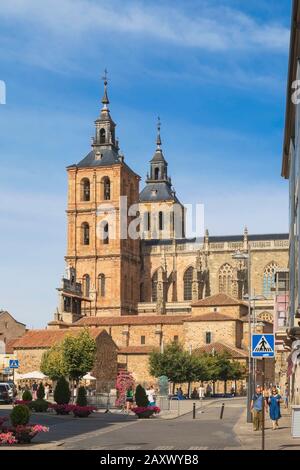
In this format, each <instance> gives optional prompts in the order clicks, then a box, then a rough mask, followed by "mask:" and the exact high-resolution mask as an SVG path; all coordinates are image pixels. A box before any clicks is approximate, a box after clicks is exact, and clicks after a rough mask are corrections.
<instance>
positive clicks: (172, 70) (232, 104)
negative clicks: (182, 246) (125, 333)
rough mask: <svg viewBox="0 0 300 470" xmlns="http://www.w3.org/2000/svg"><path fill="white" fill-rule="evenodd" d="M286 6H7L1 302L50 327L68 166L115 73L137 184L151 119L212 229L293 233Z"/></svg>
mask: <svg viewBox="0 0 300 470" xmlns="http://www.w3.org/2000/svg"><path fill="white" fill-rule="evenodd" d="M290 3H291V2H290V0H251V2H245V1H244V0H226V1H225V0H184V1H183V0H180V1H179V0H160V1H154V0H145V1H142V0H140V1H132V0H110V1H109V2H107V1H102V0H51V1H50V0H45V1H43V2H41V1H40V0H2V2H1V8H0V24H1V27H0V80H4V81H5V83H6V87H7V104H6V105H1V106H0V159H1V173H0V183H1V184H0V226H1V230H0V247H1V257H0V259H1V270H0V308H4V309H8V310H9V311H10V312H11V313H12V314H13V315H15V316H16V317H17V318H18V319H19V320H20V321H24V322H26V323H27V325H28V326H29V327H32V326H34V327H43V326H44V325H45V323H46V322H47V321H49V320H50V319H52V315H53V312H54V310H55V308H56V303H57V299H56V291H55V287H57V286H58V285H59V281H60V277H61V275H62V274H63V271H64V259H63V257H64V254H65V245H66V240H65V238H66V224H65V212H64V211H65V206H66V172H65V167H66V166H67V165H69V164H71V163H74V162H77V161H79V160H80V159H81V158H82V157H83V156H85V155H86V154H87V152H88V151H89V146H90V137H91V136H92V135H93V132H94V127H93V121H94V119H95V118H96V117H97V115H98V112H99V108H100V99H101V95H102V86H103V85H102V83H101V81H100V77H101V76H102V75H103V70H104V68H105V67H107V68H108V70H109V77H110V82H109V97H110V101H111V105H110V109H111V114H112V116H113V118H114V120H115V121H116V123H117V125H118V126H117V135H118V136H119V138H120V146H121V149H122V151H123V152H124V154H125V158H126V161H127V163H128V164H129V165H130V166H131V167H132V168H134V169H135V171H137V172H138V173H139V174H140V175H141V176H142V177H143V178H144V177H145V175H146V172H147V170H148V161H149V159H150V158H151V156H152V154H153V151H154V141H155V124H156V118H157V115H160V117H161V121H162V139H163V149H164V154H165V157H166V159H167V160H168V162H169V171H170V174H171V176H172V180H173V184H174V186H175V188H176V191H177V194H178V196H179V197H180V199H181V200H182V202H184V203H196V202H200V203H204V205H205V226H206V227H208V228H209V231H210V233H211V234H214V235H217V234H219V235H221V234H237V233H241V232H242V230H243V227H244V225H247V226H248V228H249V232H250V233H270V232H285V231H287V224H288V195H287V183H286V182H285V181H284V180H282V178H281V177H280V168H281V148H282V136H283V123H284V108H285V88H286V75H287V61H288V44H289V28H290V8H291V5H290Z"/></svg>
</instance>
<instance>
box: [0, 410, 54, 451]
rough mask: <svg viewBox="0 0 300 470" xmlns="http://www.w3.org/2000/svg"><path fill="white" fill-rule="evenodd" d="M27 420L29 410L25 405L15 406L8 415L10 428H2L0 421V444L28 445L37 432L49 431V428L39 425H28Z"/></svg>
mask: <svg viewBox="0 0 300 470" xmlns="http://www.w3.org/2000/svg"><path fill="white" fill-rule="evenodd" d="M29 418H30V410H29V408H28V407H27V406H26V405H16V406H15V407H14V408H13V410H12V412H11V414H10V420H11V423H12V426H11V427H6V428H4V426H3V422H4V420H2V423H1V425H2V431H3V432H2V438H1V440H2V442H4V441H6V442H8V441H10V443H12V444H13V443H15V442H18V443H19V444H28V443H30V442H31V439H33V438H34V437H35V436H36V435H37V434H38V433H39V432H47V431H49V428H47V427H46V426H41V425H40V424H36V425H30V424H28V423H29ZM4 435H5V436H4ZM12 438H14V439H12Z"/></svg>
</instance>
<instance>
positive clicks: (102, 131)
mask: <svg viewBox="0 0 300 470" xmlns="http://www.w3.org/2000/svg"><path fill="white" fill-rule="evenodd" d="M100 144H105V129H103V128H102V129H100Z"/></svg>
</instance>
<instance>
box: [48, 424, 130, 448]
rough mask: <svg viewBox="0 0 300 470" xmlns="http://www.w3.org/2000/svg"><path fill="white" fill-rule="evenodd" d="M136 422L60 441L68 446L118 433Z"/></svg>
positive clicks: (112, 426) (114, 425)
mask: <svg viewBox="0 0 300 470" xmlns="http://www.w3.org/2000/svg"><path fill="white" fill-rule="evenodd" d="M137 423H138V421H131V422H130V423H125V424H112V425H111V426H110V427H109V428H108V429H104V430H103V431H101V430H100V431H99V430H97V431H90V432H86V433H84V434H81V435H80V436H73V437H68V438H67V439H64V440H63V439H62V440H63V442H64V444H68V443H73V442H80V441H84V440H86V439H89V438H93V437H98V436H100V435H102V434H108V433H110V432H114V431H119V430H120V429H122V428H126V427H127V426H131V425H132V424H137ZM56 445H57V446H58V445H60V444H59V441H58V443H57V444H56Z"/></svg>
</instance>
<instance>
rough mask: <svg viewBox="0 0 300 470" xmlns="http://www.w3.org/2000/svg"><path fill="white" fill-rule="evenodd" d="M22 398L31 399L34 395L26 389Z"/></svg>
mask: <svg viewBox="0 0 300 470" xmlns="http://www.w3.org/2000/svg"><path fill="white" fill-rule="evenodd" d="M22 400H24V401H31V400H32V395H31V392H30V391H29V390H25V391H24V392H23V395H22Z"/></svg>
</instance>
